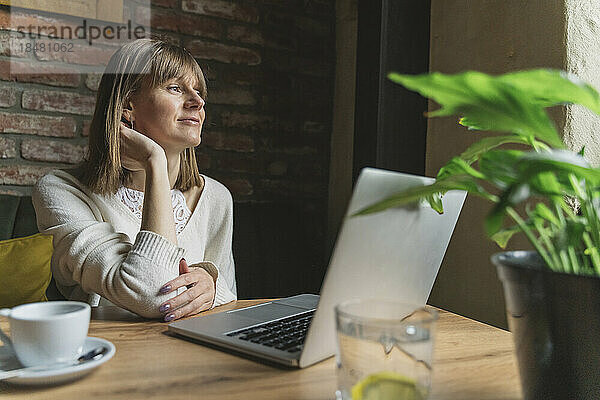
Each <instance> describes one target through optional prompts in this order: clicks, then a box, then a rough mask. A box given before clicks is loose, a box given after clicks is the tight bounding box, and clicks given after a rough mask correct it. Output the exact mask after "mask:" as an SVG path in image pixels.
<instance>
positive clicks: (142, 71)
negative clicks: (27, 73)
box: [81, 39, 207, 195]
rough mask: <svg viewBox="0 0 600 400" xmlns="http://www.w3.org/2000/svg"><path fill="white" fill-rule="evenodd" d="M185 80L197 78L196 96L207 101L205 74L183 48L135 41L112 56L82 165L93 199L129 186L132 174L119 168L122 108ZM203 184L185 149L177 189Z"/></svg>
mask: <svg viewBox="0 0 600 400" xmlns="http://www.w3.org/2000/svg"><path fill="white" fill-rule="evenodd" d="M185 75H192V76H195V77H196V79H197V81H198V86H199V88H200V95H201V97H202V98H203V99H206V95H207V90H206V82H205V80H204V74H203V73H202V70H201V69H200V66H199V65H198V63H197V62H196V60H194V57H193V56H192V55H191V54H190V53H189V52H188V51H187V50H186V49H184V48H183V47H180V46H177V45H174V44H171V43H167V42H165V41H162V40H158V39H138V40H136V41H133V42H131V43H127V44H125V45H124V46H122V47H121V48H120V49H119V50H117V51H116V52H115V54H113V56H112V57H111V59H110V61H109V62H108V65H107V66H106V69H105V71H104V74H103V75H102V79H101V80H100V85H99V86H98V95H97V97H96V109H95V111H94V116H93V118H92V122H91V125H90V135H89V147H88V153H87V155H86V158H85V161H84V162H83V163H82V165H81V166H82V168H81V181H82V183H84V184H85V185H87V186H88V187H89V188H90V189H91V190H92V191H93V192H95V193H99V194H102V195H108V194H114V193H115V192H116V191H117V189H118V188H119V187H120V186H121V185H123V184H125V183H128V182H129V179H130V172H129V171H127V170H126V169H124V168H123V167H122V165H121V153H120V139H119V137H120V133H119V131H120V121H121V116H122V115H123V109H124V107H125V105H126V104H128V102H129V100H130V99H131V97H132V96H133V94H134V93H135V92H136V91H139V90H140V89H151V88H155V87H157V86H159V85H161V84H163V83H165V82H166V81H168V80H170V79H174V78H180V77H182V76H185ZM201 184H202V178H201V177H200V172H199V171H198V165H197V163H196V155H195V153H194V148H193V147H189V148H187V149H185V150H184V151H183V152H182V153H181V155H180V158H179V175H178V176H177V181H176V182H175V188H176V189H179V190H181V191H186V190H188V189H190V188H191V187H193V186H200V185H201Z"/></svg>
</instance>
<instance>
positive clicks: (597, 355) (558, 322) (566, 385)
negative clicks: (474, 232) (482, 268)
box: [492, 251, 600, 400]
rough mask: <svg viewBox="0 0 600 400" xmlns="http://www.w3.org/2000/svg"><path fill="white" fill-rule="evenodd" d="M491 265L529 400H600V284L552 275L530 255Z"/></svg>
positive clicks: (496, 258) (505, 257) (506, 256)
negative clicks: (500, 289)
mask: <svg viewBox="0 0 600 400" xmlns="http://www.w3.org/2000/svg"><path fill="white" fill-rule="evenodd" d="M492 262H493V263H494V264H495V265H496V267H497V271H498V276H499V277H500V280H501V281H502V284H503V287H504V296H505V301H506V313H507V316H508V323H509V327H510V330H511V332H512V333H513V339H514V342H515V350H516V354H517V359H518V362H519V374H520V376H521V384H522V386H523V395H524V397H525V399H526V400H533V399H536V400H537V399H544V400H551V399H557V400H558V399H560V400H566V399H569V400H571V399H600V278H596V277H587V276H576V275H570V274H564V273H556V272H552V271H550V270H547V269H545V267H544V264H543V262H542V260H541V258H540V257H539V256H538V255H537V253H535V252H529V251H513V252H505V253H498V254H494V255H493V256H492Z"/></svg>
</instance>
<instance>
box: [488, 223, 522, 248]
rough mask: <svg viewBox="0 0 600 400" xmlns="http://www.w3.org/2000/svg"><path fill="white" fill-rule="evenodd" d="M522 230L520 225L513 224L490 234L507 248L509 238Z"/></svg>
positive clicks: (491, 237)
mask: <svg viewBox="0 0 600 400" xmlns="http://www.w3.org/2000/svg"><path fill="white" fill-rule="evenodd" d="M519 232H521V228H519V226H518V225H515V226H511V227H510V228H505V229H500V230H498V231H496V232H495V233H494V234H492V235H489V236H490V239H492V240H493V241H494V242H496V244H497V245H498V246H500V247H501V248H503V249H505V248H506V245H507V244H508V242H509V240H510V239H511V238H512V237H513V236H514V235H515V234H516V233H519Z"/></svg>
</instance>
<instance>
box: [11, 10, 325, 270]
mask: <svg viewBox="0 0 600 400" xmlns="http://www.w3.org/2000/svg"><path fill="white" fill-rule="evenodd" d="M334 5H335V2H334V1H333V0H237V1H225V0H153V1H152V6H151V8H150V9H148V8H147V7H145V6H144V5H141V3H140V4H135V3H133V4H132V5H130V7H129V8H127V9H125V10H124V14H125V16H126V17H128V18H131V19H133V20H143V19H144V18H146V20H147V19H148V18H149V19H150V21H151V28H152V33H153V34H156V33H158V34H162V35H164V36H165V37H168V38H169V40H173V41H175V42H177V43H180V44H182V45H184V46H185V47H186V48H188V49H189V50H190V52H192V54H193V55H194V56H195V57H196V58H197V60H198V62H199V64H200V66H201V67H202V68H203V70H204V72H205V75H206V76H207V78H208V87H209V97H208V102H207V106H206V110H207V120H206V123H205V127H204V131H203V141H202V144H201V145H200V147H199V148H198V149H197V153H198V160H199V165H200V169H201V172H203V173H206V174H207V175H209V176H212V177H214V178H216V179H218V180H220V181H221V182H223V183H224V184H225V185H226V186H227V187H228V188H229V189H230V190H231V192H232V193H233V195H234V199H235V201H236V202H237V203H241V202H245V203H248V202H256V203H265V202H267V203H274V204H275V203H276V204H278V205H282V204H283V205H285V206H286V207H291V209H293V210H295V211H294V212H295V213H297V214H299V215H301V216H302V218H300V220H301V221H304V223H303V226H301V227H297V229H300V230H301V231H302V232H304V234H303V235H304V236H303V237H305V238H306V240H303V241H302V243H299V246H300V247H301V248H302V251H303V252H305V254H307V255H308V260H305V261H306V262H307V264H310V265H315V264H317V263H322V261H323V252H322V249H321V247H320V246H321V243H323V242H324V233H325V232H324V230H325V229H326V209H327V187H328V167H329V142H330V131H331V121H332V99H333V74H334V62H335V49H334V45H335V41H334V31H335V29H334V23H335V15H334V13H335V7H334ZM12 12H13V17H15V15H16V14H15V12H17V11H16V10H15V9H13V10H12ZM36 15H37V16H36ZM36 15H33V14H31V13H28V12H26V11H24V10H22V11H19V14H18V15H16V16H17V17H18V18H20V19H21V20H23V21H25V22H27V21H30V20H32V19H33V21H34V22H37V23H39V21H35V19H40V18H42V19H43V20H44V21H54V22H57V23H63V24H68V23H69V21H70V19H69V18H70V17H68V16H64V15H57V14H49V13H39V12H36ZM8 18H9V8H8V7H6V6H0V26H8V23H7V20H8ZM10 34H11V33H10V32H9V31H7V30H5V31H0V193H9V194H17V195H27V194H29V193H30V191H31V185H33V184H34V183H35V181H36V180H37V179H38V178H39V177H40V176H42V175H43V174H44V173H46V172H47V171H48V170H51V169H54V168H63V167H68V166H70V165H73V164H75V163H77V162H79V161H81V159H82V157H83V155H84V152H85V148H86V145H87V138H86V135H87V130H88V127H89V122H90V119H91V115H92V113H93V109H94V103H95V91H96V89H97V86H98V82H99V75H98V74H94V73H73V72H74V71H75V67H79V66H81V65H84V64H93V63H105V62H106V61H107V60H108V58H109V57H110V55H111V54H112V53H113V51H114V49H115V47H113V46H111V45H103V44H100V45H95V46H93V47H92V48H87V49H86V48H84V47H81V48H79V49H78V50H79V51H78V52H75V53H73V54H65V53H48V52H46V53H31V52H24V51H20V50H19V49H20V48H22V47H17V48H15V47H14V46H13V49H12V54H11V50H10V48H9V46H8V40H9V36H10ZM19 40H23V41H25V42H27V41H28V42H31V41H32V39H28V38H25V39H19ZM10 57H12V60H13V62H15V61H17V62H18V60H20V59H22V60H23V61H26V60H27V61H30V62H31V61H33V62H34V65H33V66H28V64H25V63H23V65H22V66H21V67H22V68H21V70H23V69H25V68H28V70H27V74H19V75H11V74H10V73H9V68H8V62H9V59H10ZM289 229H294V227H293V226H290V228H289ZM284 236H285V232H284ZM308 238H310V239H308Z"/></svg>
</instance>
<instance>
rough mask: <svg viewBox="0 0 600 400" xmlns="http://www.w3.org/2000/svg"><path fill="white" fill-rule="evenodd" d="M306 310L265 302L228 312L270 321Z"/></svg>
mask: <svg viewBox="0 0 600 400" xmlns="http://www.w3.org/2000/svg"><path fill="white" fill-rule="evenodd" d="M305 311H306V310H304V309H302V308H298V307H293V306H286V305H283V304H276V303H267V304H262V305H258V306H254V307H250V308H243V309H241V310H233V311H229V312H228V314H235V315H236V316H240V315H241V316H243V317H246V318H252V319H254V320H257V321H271V320H274V319H279V318H283V317H288V316H290V315H295V314H299V313H301V312H305Z"/></svg>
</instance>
